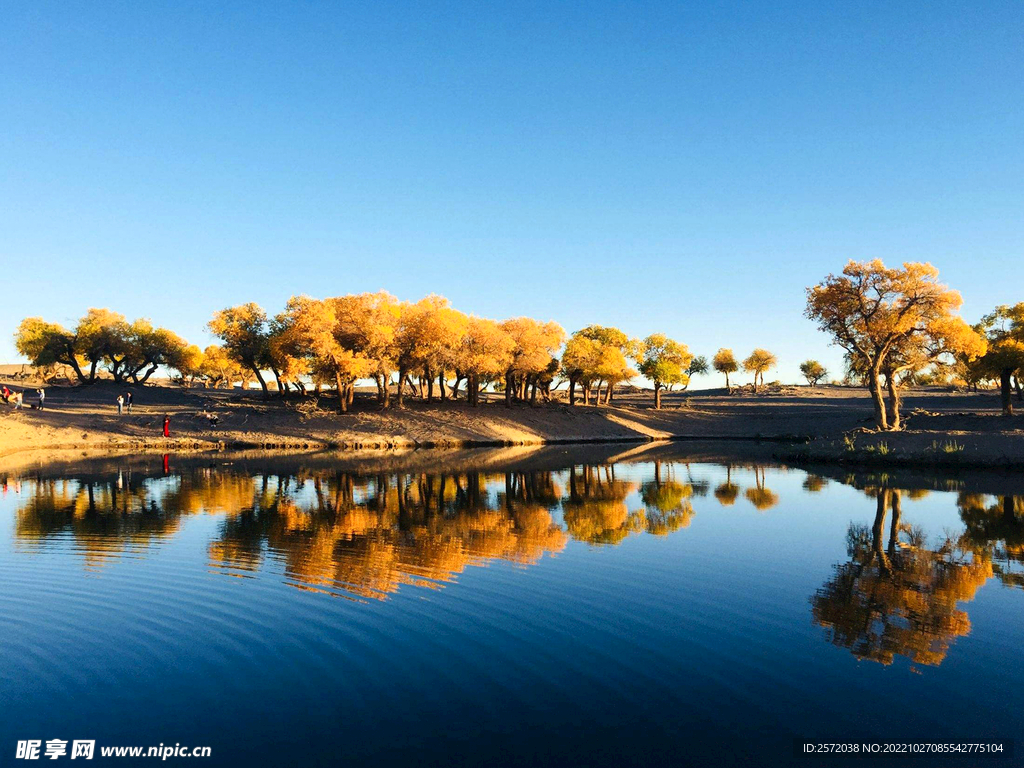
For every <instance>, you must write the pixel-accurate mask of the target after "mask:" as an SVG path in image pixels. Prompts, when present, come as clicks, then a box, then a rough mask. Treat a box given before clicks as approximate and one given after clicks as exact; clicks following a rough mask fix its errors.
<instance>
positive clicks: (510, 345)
mask: <svg viewBox="0 0 1024 768" xmlns="http://www.w3.org/2000/svg"><path fill="white" fill-rule="evenodd" d="M514 350H515V341H514V340H513V339H512V337H511V336H510V335H509V334H508V333H506V332H505V329H504V328H502V327H501V326H500V325H499V324H498V323H496V322H494V321H493V320H486V319H484V318H480V317H470V318H468V321H467V324H466V334H465V336H463V337H462V343H461V344H460V345H459V349H458V351H457V353H456V358H455V367H456V368H457V369H458V370H459V371H461V372H462V373H464V374H467V375H469V374H473V375H477V376H480V377H481V378H493V377H496V376H500V375H501V374H502V373H504V372H505V371H506V370H507V369H508V367H509V365H511V363H512V354H513V352H514Z"/></svg>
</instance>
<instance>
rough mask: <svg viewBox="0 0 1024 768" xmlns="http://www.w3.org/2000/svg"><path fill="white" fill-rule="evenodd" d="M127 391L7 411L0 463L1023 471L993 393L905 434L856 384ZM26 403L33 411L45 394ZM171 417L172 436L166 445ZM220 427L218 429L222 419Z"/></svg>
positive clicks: (1022, 432)
mask: <svg viewBox="0 0 1024 768" xmlns="http://www.w3.org/2000/svg"><path fill="white" fill-rule="evenodd" d="M123 389H124V388H123V387H122V388H117V387H115V386H114V385H112V384H108V383H102V384H97V385H95V386H92V387H68V388H58V387H51V388H48V389H47V401H46V408H45V409H44V410H42V411H39V410H35V409H28V408H26V409H24V410H21V411H15V410H13V409H12V408H10V407H0V456H4V455H9V454H12V453H16V452H21V451H52V450H58V449H73V450H82V451H89V452H96V451H167V452H184V451H196V450H202V451H205V450H222V449H226V448H234V449H239V448H259V449H276V450H304V451H309V450H328V449H377V450H384V449H390V450H396V449H408V448H423V447H466V446H508V445H540V444H552V443H555V444H557V443H597V442H632V441H637V442H646V441H661V440H715V439H722V440H759V441H769V442H775V443H780V444H781V445H779V446H778V447H777V449H776V450H775V454H776V456H777V457H778V458H780V459H784V460H787V461H794V462H796V461H818V462H822V461H824V462H854V463H872V462H882V463H884V462H890V463H897V462H911V463H915V462H917V463H934V464H952V465H958V464H959V465H965V466H968V465H969V466H1015V465H1018V464H1021V465H1024V417H1020V416H1018V417H1013V418H1003V417H1001V416H999V415H998V414H999V402H998V396H997V395H996V394H995V393H991V392H984V393H978V394H957V393H950V392H946V391H941V390H938V389H918V390H911V391H909V392H907V395H906V398H905V413H906V424H907V429H906V430H905V431H903V432H900V433H884V434H879V433H874V432H871V431H870V424H871V403H870V401H869V399H868V397H867V396H866V393H865V392H864V391H862V390H859V389H853V388H846V387H781V388H776V389H774V390H772V391H771V392H770V393H768V394H763V395H758V396H752V395H749V394H742V395H739V394H732V395H730V394H728V393H726V392H725V391H724V390H704V391H697V392H685V393H678V392H676V393H668V394H667V395H665V396H664V401H663V402H664V407H663V408H662V409H661V410H654V409H653V408H652V407H651V395H650V393H649V392H643V391H632V392H625V393H622V394H619V395H616V397H615V399H614V400H613V403H612V404H611V405H601V406H592V405H591V406H583V405H576V406H573V407H570V406H569V405H568V404H567V403H565V402H562V401H555V402H552V403H547V404H541V405H537V406H535V407H534V406H530V405H521V404H516V405H514V406H513V407H511V408H507V407H505V405H504V402H503V400H502V399H501V398H500V396H495V395H492V396H490V397H489V398H485V401H484V402H483V403H482V404H481V405H480V407H478V408H471V407H469V406H468V405H467V404H465V403H464V402H446V403H438V402H434V403H424V402H421V401H418V400H411V401H409V402H408V404H407V407H406V408H405V409H402V410H398V409H391V410H387V411H383V410H381V409H380V408H379V407H378V406H377V404H376V401H375V399H374V398H373V397H372V394H371V393H369V392H361V393H359V394H358V395H357V397H356V401H355V403H354V405H353V408H352V410H351V412H350V413H348V414H339V413H336V412H334V411H333V410H331V408H332V405H333V402H332V399H331V398H328V397H324V398H321V399H320V400H319V401H315V400H313V399H312V398H308V399H300V398H293V399H285V400H282V399H278V398H273V399H270V400H265V399H263V398H262V396H261V395H260V393H258V392H240V391H237V390H236V391H227V390H206V389H181V388H177V387H170V386H167V387H164V386H147V387H136V388H134V389H133V392H134V394H135V407H134V409H133V413H131V414H127V413H125V414H122V415H118V413H117V409H116V405H115V401H116V397H117V394H118V393H119V392H121V391H122V390H123ZM26 402H27V403H34V402H35V398H34V396H33V390H32V389H29V391H28V392H27V393H26ZM165 416H169V417H170V420H171V437H170V438H169V439H168V438H164V437H163V435H162V425H163V419H164V417H165ZM213 418H215V419H216V424H215V425H214V424H213V423H212V419H213Z"/></svg>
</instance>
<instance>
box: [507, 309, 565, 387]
mask: <svg viewBox="0 0 1024 768" xmlns="http://www.w3.org/2000/svg"><path fill="white" fill-rule="evenodd" d="M501 328H502V330H504V331H505V333H507V334H508V335H509V336H510V337H511V339H512V342H513V344H514V346H513V349H512V362H511V365H510V366H509V367H510V368H511V370H512V372H513V373H516V374H523V375H531V374H539V373H543V372H544V371H546V370H547V368H548V365H550V363H551V360H552V358H554V357H555V354H556V353H557V352H558V348H559V347H561V346H562V342H563V341H564V340H565V331H564V330H563V329H562V326H560V325H559V324H558V323H555V322H547V323H541V322H539V321H537V320H534V319H532V318H529V317H514V318H511V319H510V320H506V321H504V322H503V323H501Z"/></svg>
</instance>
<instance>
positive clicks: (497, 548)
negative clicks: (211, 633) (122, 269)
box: [0, 460, 1024, 667]
mask: <svg viewBox="0 0 1024 768" xmlns="http://www.w3.org/2000/svg"><path fill="white" fill-rule="evenodd" d="M911 480H913V482H911ZM14 483H15V481H13V480H11V481H8V480H3V479H2V478H0V487H2V490H3V492H4V494H7V493H10V492H12V491H14V492H15V493H16V499H17V504H16V514H15V521H14V545H15V549H16V551H19V552H23V553H39V552H46V551H58V550H59V551H67V550H68V549H70V550H72V551H74V552H76V553H78V555H79V556H80V557H81V558H82V560H83V562H84V565H85V567H86V568H87V569H88V570H90V571H92V572H101V571H102V569H103V568H105V567H106V566H108V565H110V564H111V563H112V562H113V561H116V560H117V559H120V558H131V557H136V558H137V557H143V556H145V555H146V554H147V553H148V552H150V551H151V550H152V549H153V548H154V547H156V546H158V545H160V544H161V543H163V542H166V541H168V540H169V539H170V538H172V537H174V536H175V535H176V534H178V532H179V531H180V530H181V528H182V526H183V524H184V521H185V519H186V518H188V517H190V516H198V515H207V516H212V518H213V519H212V520H211V523H210V526H211V528H212V529H213V532H212V533H211V534H210V535H209V536H207V538H206V539H205V544H204V546H205V547H206V551H205V558H206V562H207V564H208V566H209V568H210V569H211V570H212V571H214V572H215V573H218V574H223V575H225V576H230V577H238V578H259V577H264V578H265V577H268V575H271V574H272V576H271V577H273V578H279V579H282V580H283V581H284V582H286V583H287V584H289V585H290V586H292V587H295V588H298V589H302V590H306V591H312V592H318V593H324V594H329V595H334V596H342V597H349V598H357V599H360V600H367V599H377V600H383V599H387V598H388V596H390V595H392V594H394V593H395V592H397V591H398V590H400V589H402V588H403V587H406V586H416V587H426V588H434V589H436V588H441V587H443V586H444V585H445V584H446V583H448V582H451V581H452V580H453V579H455V578H456V577H457V576H458V575H459V574H462V573H464V572H465V571H466V569H467V568H469V567H471V566H475V567H480V566H486V565H487V564H489V563H492V562H495V561H504V562H508V563H512V564H515V565H517V566H520V567H528V566H531V565H533V564H536V563H538V562H540V561H541V560H542V559H543V558H545V557H553V556H557V555H558V554H559V553H561V552H563V551H564V550H565V549H566V547H567V546H568V545H569V542H570V541H573V540H574V541H577V542H581V543H584V544H586V545H589V546H594V547H608V546H615V545H618V544H621V543H622V542H623V541H624V540H625V539H627V538H628V537H631V536H645V535H653V536H662V537H663V536H668V535H670V534H673V533H676V532H681V531H683V530H684V529H688V528H697V527H700V525H701V522H700V521H704V520H707V521H708V524H713V523H714V520H715V518H714V515H713V514H712V512H711V510H713V509H715V508H717V514H718V515H720V516H722V515H724V516H736V515H742V514H744V513H746V514H747V515H750V512H751V507H752V508H753V509H754V510H756V511H757V512H764V511H767V510H770V509H779V510H782V511H785V510H786V509H787V506H786V505H785V504H784V502H785V501H790V500H795V499H796V498H797V497H799V496H800V495H804V494H814V495H815V498H816V500H817V501H816V502H815V503H816V504H817V503H820V502H821V501H822V499H823V498H824V496H822V494H825V493H826V492H830V493H831V490H832V489H833V488H838V489H841V490H845V492H846V494H847V497H848V499H849V501H848V502H844V504H846V506H843V507H842V509H844V510H850V509H855V510H856V511H857V515H855V516H854V517H855V519H853V520H851V521H850V522H849V524H848V525H847V524H846V522H845V520H848V519H849V518H845V519H844V520H843V525H844V526H845V531H846V532H845V549H846V559H845V560H843V561H842V562H839V563H837V564H835V565H834V567H833V571H832V573H831V575H830V576H828V577H827V578H826V576H827V574H826V572H824V571H825V569H824V568H822V569H821V570H820V571H819V570H816V571H815V574H816V575H815V577H814V582H817V583H820V582H819V581H818V580H819V579H824V584H823V585H822V586H821V587H820V588H818V589H817V590H815V591H814V593H813V594H812V595H811V597H810V618H811V621H812V622H813V624H814V625H817V626H818V627H820V628H822V629H823V630H824V636H825V638H826V639H827V640H828V641H829V642H830V643H832V644H833V645H835V646H837V647H839V648H842V649H845V650H846V651H848V652H849V653H851V654H853V655H854V656H855V657H856V658H857V659H862V660H869V661H873V662H877V663H881V664H891V663H893V662H894V661H895V660H896V659H897V658H904V659H908V660H909V661H910V662H911V663H912V664H914V665H915V666H917V667H926V666H935V665H938V664H940V663H942V661H943V660H944V659H945V658H946V657H947V655H948V654H949V652H950V649H951V648H952V647H953V644H954V643H955V641H956V640H957V638H960V637H963V636H965V635H967V634H968V633H969V632H970V631H971V621H970V618H969V616H968V613H967V605H968V604H969V603H970V602H971V601H972V600H973V599H974V597H975V595H976V593H977V591H978V589H979V588H980V587H981V586H982V585H984V584H985V583H986V582H988V581H989V580H990V579H993V578H994V579H996V581H995V582H994V583H1001V584H1003V585H1005V586H1007V587H1012V588H1021V587H1024V500H1022V498H1021V497H1020V496H1016V495H1012V494H1011V495H999V496H992V495H986V494H980V493H975V492H968V491H966V490H964V488H963V486H962V483H960V482H959V481H955V480H950V481H946V480H935V481H930V483H931V485H930V487H925V486H926V485H928V483H926V482H922V481H920V479H913V478H911V479H904V480H902V481H901V480H900V479H899V478H897V477H894V476H889V475H871V476H857V475H842V474H837V475H835V476H829V472H827V471H824V472H821V473H819V474H815V473H801V474H799V475H796V476H793V477H792V479H790V478H787V477H786V474H785V470H782V469H781V468H770V467H766V466H763V465H757V464H741V463H729V464H718V465H716V464H707V463H705V464H699V465H693V464H690V463H688V462H686V461H678V460H672V461H653V462H646V463H642V462H634V463H615V462H614V461H610V462H593V463H577V464H573V465H570V466H562V465H559V466H558V467H557V468H544V469H531V468H516V469H506V470H501V471H498V470H495V469H493V468H491V469H486V470H479V469H465V468H463V469H458V470H452V471H428V472H423V471H386V472H385V471H382V472H367V471H339V470H337V469H333V468H330V467H327V468H324V467H304V466H301V465H297V466H293V467H291V468H289V469H287V470H285V469H279V470H274V471H271V470H267V469H266V468H265V467H260V468H259V469H246V468H244V467H236V466H233V465H230V464H224V465H218V466H190V467H188V466H187V467H186V468H183V469H180V470H177V471H175V472H173V473H171V472H170V471H169V470H168V465H167V463H166V462H165V463H164V464H163V465H162V466H161V467H160V469H159V470H156V471H154V472H149V473H147V472H146V471H144V470H140V469H139V468H138V466H137V465H130V462H128V463H126V465H125V466H118V467H115V468H113V469H107V470H103V471H97V472H94V473H92V474H86V473H79V474H76V475H74V476H72V477H65V478H57V479H54V478H46V477H39V478H36V479H25V480H23V481H21V482H20V485H19V486H17V487H16V486H15V484H14ZM901 483H902V484H903V486H905V487H901ZM771 486H775V488H774V489H773V488H772V487H771ZM843 486H852V487H853V488H855V489H857V495H856V496H849V494H850V493H851V491H850V489H849V488H845V489H844V488H843ZM933 490H935V491H938V492H940V493H942V494H945V495H943V496H942V497H941V499H940V500H939V501H941V500H942V499H949V501H950V503H951V504H954V503H955V508H956V510H957V513H958V515H959V518H960V520H961V522H962V530H960V531H944V532H943V533H942V534H941V535H937V534H936V532H935V531H934V530H933V531H931V535H930V536H929V533H928V531H926V530H925V529H924V528H922V527H921V526H920V525H914V524H911V523H909V522H907V520H906V515H905V512H904V505H905V502H908V501H920V500H923V499H925V498H927V497H928V495H929V493H930V492H931V491H933ZM950 491H953V492H955V495H954V493H950ZM861 493H862V494H863V495H866V496H867V497H868V498H869V499H870V502H869V503H870V504H871V507H870V510H871V511H868V510H867V509H863V508H861V506H860V505H862V504H863V503H864V502H863V496H862V495H861ZM741 497H742V499H744V500H746V502H748V504H743V503H740V504H739V505H737V504H736V502H737V500H739V499H741ZM933 501H934V500H933ZM748 505H749V506H748ZM950 509H952V506H951V507H950ZM698 511H699V514H698ZM872 512H873V518H872ZM865 513H866V514H865ZM835 514H846V513H843V512H840V513H835ZM705 516H707V517H705ZM775 519H776V517H775V516H774V515H773V516H769V517H766V518H765V522H768V521H769V520H771V521H773V522H774V521H775ZM866 521H869V522H866ZM837 538H839V537H838V536H837ZM837 543H838V542H837ZM725 554H726V555H728V553H725ZM818 574H820V575H818ZM811 589H813V586H812V587H809V588H808V591H811ZM802 594H804V595H806V594H807V592H803V593H802ZM801 599H803V598H801ZM808 626H809V625H808Z"/></svg>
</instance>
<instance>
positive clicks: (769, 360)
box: [743, 347, 778, 374]
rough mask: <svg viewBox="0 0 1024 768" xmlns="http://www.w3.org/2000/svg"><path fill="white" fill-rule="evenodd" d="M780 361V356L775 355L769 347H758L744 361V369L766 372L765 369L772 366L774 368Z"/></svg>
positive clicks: (752, 371)
mask: <svg viewBox="0 0 1024 768" xmlns="http://www.w3.org/2000/svg"><path fill="white" fill-rule="evenodd" d="M777 363H778V358H776V357H775V355H773V354H772V353H771V352H769V351H768V350H767V349H761V348H760V347H758V348H757V349H755V350H754V351H753V352H751V353H750V356H749V357H748V358H747V359H746V360H744V361H743V370H744V371H748V372H751V373H758V374H764V372H765V371H767V370H769V369H770V368H774V367H775V365H776V364H777Z"/></svg>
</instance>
